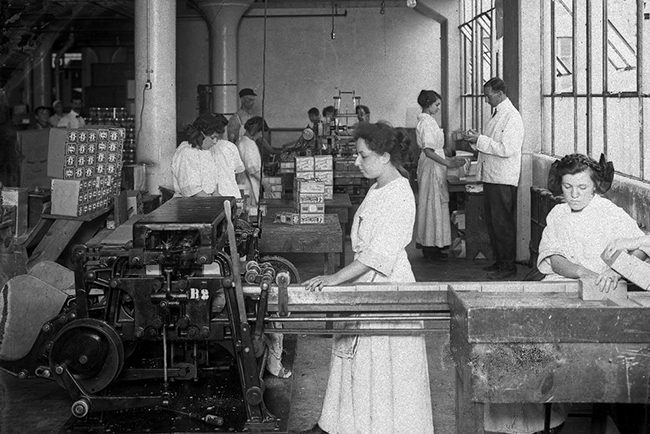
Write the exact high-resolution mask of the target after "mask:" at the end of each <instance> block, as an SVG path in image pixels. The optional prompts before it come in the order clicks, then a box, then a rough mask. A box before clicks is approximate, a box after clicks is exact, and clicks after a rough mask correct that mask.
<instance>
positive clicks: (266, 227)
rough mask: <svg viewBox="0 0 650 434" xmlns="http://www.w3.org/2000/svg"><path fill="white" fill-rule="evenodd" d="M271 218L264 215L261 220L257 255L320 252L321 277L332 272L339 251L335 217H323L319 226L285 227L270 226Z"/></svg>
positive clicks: (336, 219)
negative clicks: (259, 253)
mask: <svg viewBox="0 0 650 434" xmlns="http://www.w3.org/2000/svg"><path fill="white" fill-rule="evenodd" d="M274 218H275V216H274V215H273V216H271V215H267V216H266V217H264V218H263V220H262V234H261V237H260V241H259V249H260V252H262V253H263V254H268V253H310V254H319V253H320V254H323V255H324V259H325V263H324V272H325V274H332V273H334V272H335V271H336V255H337V254H340V253H341V251H342V250H343V243H342V239H343V238H342V235H341V234H342V230H341V224H340V223H339V218H338V215H336V214H325V223H324V224H321V225H287V224H281V223H274V222H273V219H274Z"/></svg>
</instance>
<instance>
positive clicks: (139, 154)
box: [135, 0, 176, 194]
mask: <svg viewBox="0 0 650 434" xmlns="http://www.w3.org/2000/svg"><path fill="white" fill-rule="evenodd" d="M135 88H136V92H135V107H136V116H135V129H136V131H138V135H137V137H136V139H137V143H136V146H137V148H136V158H137V161H138V163H146V164H147V180H146V185H147V190H148V191H149V193H151V194H158V186H160V185H162V186H166V187H171V186H172V185H173V183H172V173H171V162H172V157H173V156H174V152H175V151H176V0H136V2H135Z"/></svg>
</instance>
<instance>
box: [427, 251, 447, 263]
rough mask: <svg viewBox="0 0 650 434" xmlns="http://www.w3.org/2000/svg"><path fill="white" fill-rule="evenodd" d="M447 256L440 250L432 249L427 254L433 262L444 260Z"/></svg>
mask: <svg viewBox="0 0 650 434" xmlns="http://www.w3.org/2000/svg"><path fill="white" fill-rule="evenodd" d="M448 258H449V256H448V255H447V254H446V253H445V252H443V251H441V250H437V251H434V252H432V253H431V254H430V255H429V259H430V260H432V261H434V262H445V261H446V260H447V259H448Z"/></svg>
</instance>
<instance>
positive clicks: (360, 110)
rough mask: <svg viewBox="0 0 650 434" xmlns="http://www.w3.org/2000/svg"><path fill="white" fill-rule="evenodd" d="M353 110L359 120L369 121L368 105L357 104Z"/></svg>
mask: <svg viewBox="0 0 650 434" xmlns="http://www.w3.org/2000/svg"><path fill="white" fill-rule="evenodd" d="M355 111H356V113H357V119H358V120H359V122H370V109H369V108H368V106H365V105H358V106H357V108H356V110H355Z"/></svg>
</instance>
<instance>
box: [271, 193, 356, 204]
mask: <svg viewBox="0 0 650 434" xmlns="http://www.w3.org/2000/svg"><path fill="white" fill-rule="evenodd" d="M260 203H262V204H266V206H267V207H268V208H293V206H294V201H293V194H290V195H287V196H286V197H283V198H282V199H262V201H261V202H260ZM325 206H326V207H327V208H330V207H331V208H352V202H351V201H350V195H349V194H347V193H334V196H333V198H332V199H326V200H325Z"/></svg>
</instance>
